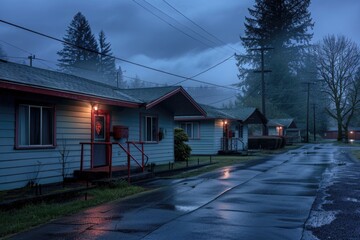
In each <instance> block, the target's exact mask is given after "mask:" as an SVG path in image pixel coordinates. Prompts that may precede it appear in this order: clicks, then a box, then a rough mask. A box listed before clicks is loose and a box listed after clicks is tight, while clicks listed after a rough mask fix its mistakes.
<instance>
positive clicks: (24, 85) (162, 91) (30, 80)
mask: <svg viewBox="0 0 360 240" xmlns="http://www.w3.org/2000/svg"><path fill="white" fill-rule="evenodd" d="M0 88H5V89H12V90H18V91H24V92H31V93H37V94H44V95H50V96H57V97H64V98H70V99H76V100H85V101H93V102H101V103H104V104H109V105H115V106H125V107H132V108H139V107H142V106H145V107H146V108H147V109H148V108H151V107H154V106H156V105H158V104H161V105H162V106H164V107H167V108H168V110H169V111H171V112H173V113H174V114H175V115H179V114H189V115H204V114H205V112H204V110H203V109H202V108H201V107H200V106H199V105H198V104H197V103H196V102H195V101H194V100H193V98H192V97H191V96H190V95H189V94H188V93H187V92H186V91H185V90H184V89H183V88H182V87H175V86H174V87H159V88H140V89H119V88H114V87H113V86H110V85H107V84H103V83H100V82H96V81H93V80H89V79H86V78H82V77H78V76H74V75H70V74H65V73H61V72H56V71H50V70H46V69H40V68H36V67H30V66H26V65H22V64H17V63H10V62H6V61H0Z"/></svg>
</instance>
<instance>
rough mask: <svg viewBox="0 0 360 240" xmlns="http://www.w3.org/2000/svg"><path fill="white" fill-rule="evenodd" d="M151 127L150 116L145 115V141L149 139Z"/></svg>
mask: <svg viewBox="0 0 360 240" xmlns="http://www.w3.org/2000/svg"><path fill="white" fill-rule="evenodd" d="M151 128H152V119H151V117H146V141H151V140H152V137H151Z"/></svg>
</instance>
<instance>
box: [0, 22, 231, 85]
mask: <svg viewBox="0 0 360 240" xmlns="http://www.w3.org/2000/svg"><path fill="white" fill-rule="evenodd" d="M0 22H2V23H4V24H7V25H10V26H13V27H16V28H19V29H22V30H25V31H28V32H31V33H33V34H36V35H40V36H42V37H45V38H49V39H51V40H54V41H57V42H61V43H63V44H67V45H70V46H73V47H76V48H79V49H82V50H85V51H88V52H92V53H95V54H99V55H102V56H106V57H110V58H113V59H116V60H119V61H122V62H126V63H129V64H132V65H135V66H138V67H142V68H145V69H148V70H152V71H155V72H159V73H162V74H166V75H169V76H173V77H178V78H182V79H186V80H191V81H195V82H199V83H203V84H207V85H211V86H216V87H221V88H227V89H235V88H231V87H226V86H222V85H218V84H214V83H208V82H205V81H201V80H197V79H193V78H189V77H185V76H182V75H179V74H175V73H171V72H168V71H165V70H161V69H157V68H153V67H149V66H146V65H144V64H140V63H136V62H133V61H130V60H126V59H123V58H120V57H116V56H112V55H108V54H104V53H101V52H99V51H95V50H92V49H88V48H85V47H82V46H78V45H76V44H73V43H70V42H66V41H64V40H61V39H59V38H56V37H53V36H50V35H47V34H44V33H41V32H38V31H35V30H32V29H29V28H26V27H23V26H20V25H17V24H14V23H10V22H8V21H5V20H2V19H0Z"/></svg>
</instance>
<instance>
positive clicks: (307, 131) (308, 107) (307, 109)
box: [304, 82, 315, 143]
mask: <svg viewBox="0 0 360 240" xmlns="http://www.w3.org/2000/svg"><path fill="white" fill-rule="evenodd" d="M304 83H305V84H307V101H306V138H305V142H306V143H308V142H309V117H310V116H309V111H310V84H315V83H314V82H304ZM314 114H315V113H314ZM314 118H315V117H314ZM314 121H315V120H314ZM314 134H315V132H314Z"/></svg>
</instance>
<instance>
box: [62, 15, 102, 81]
mask: <svg viewBox="0 0 360 240" xmlns="http://www.w3.org/2000/svg"><path fill="white" fill-rule="evenodd" d="M63 40H64V41H65V43H64V44H63V49H62V50H61V51H58V52H57V54H58V55H59V56H60V59H59V67H60V69H61V70H62V71H64V72H66V73H70V74H80V75H81V76H84V77H87V76H91V75H92V74H94V72H97V71H98V62H99V60H98V54H97V53H98V44H97V42H96V39H95V37H94V35H93V34H92V33H91V28H90V25H89V23H88V21H87V20H86V18H85V16H84V15H82V14H81V12H78V13H77V14H76V15H75V16H74V18H73V20H72V21H71V23H70V25H69V27H68V29H67V33H66V35H65V37H64V38H63ZM68 43H69V44H68Z"/></svg>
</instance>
